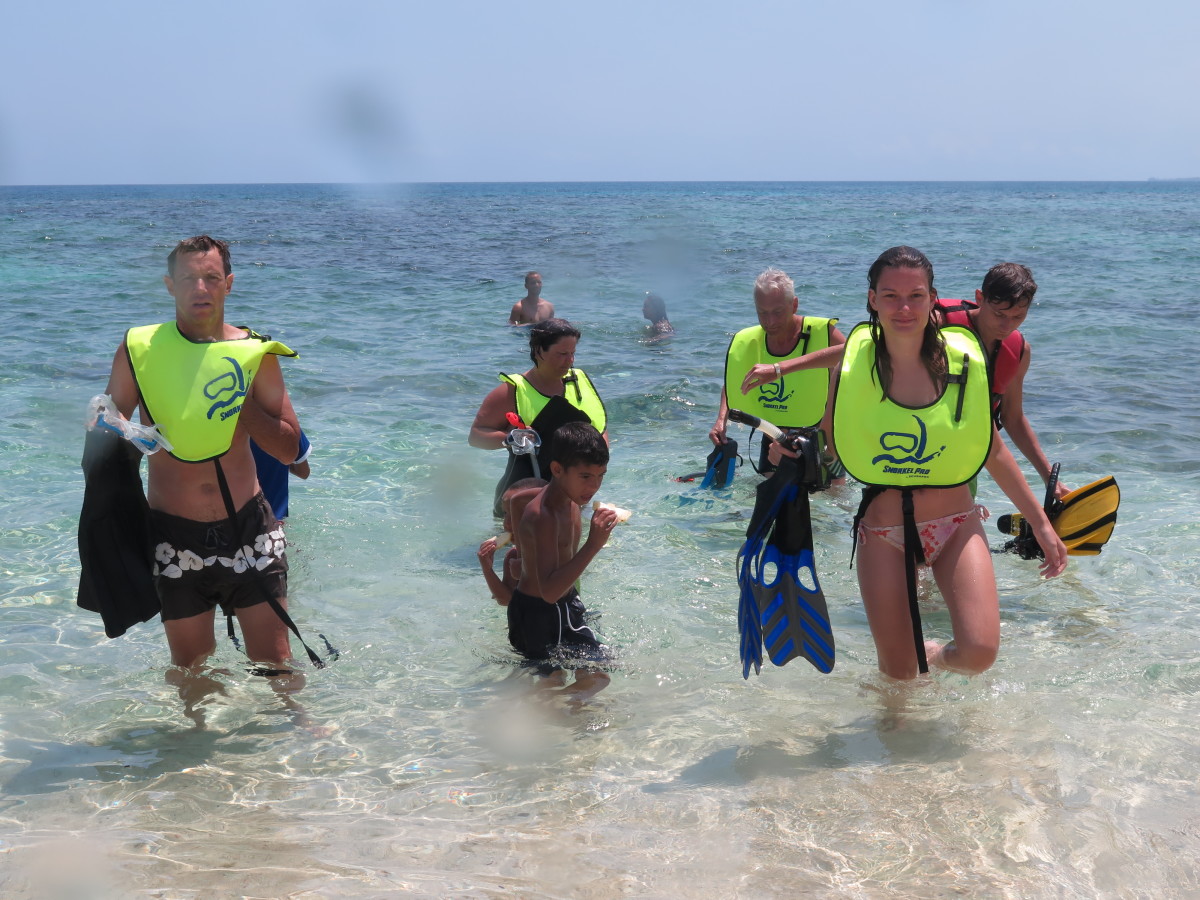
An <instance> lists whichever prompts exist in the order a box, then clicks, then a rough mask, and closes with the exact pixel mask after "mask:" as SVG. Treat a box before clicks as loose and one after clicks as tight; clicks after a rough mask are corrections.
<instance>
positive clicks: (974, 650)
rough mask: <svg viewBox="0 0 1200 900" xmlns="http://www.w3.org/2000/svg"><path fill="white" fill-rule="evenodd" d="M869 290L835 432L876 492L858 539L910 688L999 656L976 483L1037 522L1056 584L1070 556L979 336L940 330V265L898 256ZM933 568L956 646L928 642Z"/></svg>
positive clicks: (842, 383) (881, 634)
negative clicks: (920, 603)
mask: <svg viewBox="0 0 1200 900" xmlns="http://www.w3.org/2000/svg"><path fill="white" fill-rule="evenodd" d="M867 282H868V290H867V312H868V315H869V321H868V322H863V323H861V324H859V325H857V326H856V327H855V328H854V330H853V331H852V332H851V333H850V337H849V338H847V340H846V345H845V353H844V356H843V360H842V364H841V367H840V369H839V370H838V371H837V372H836V373H835V381H834V384H833V387H832V388H831V390H830V401H829V404H828V411H827V413H826V422H825V426H826V427H827V428H828V433H829V434H830V435H831V439H832V443H833V449H834V451H835V452H836V453H837V454H838V456H839V457H840V459H841V461H842V463H843V464H844V465H845V467H846V470H847V471H848V472H849V473H850V474H851V475H852V476H854V477H855V478H856V479H858V480H859V481H860V482H862V483H863V484H864V485H865V486H866V487H864V489H863V499H862V503H861V504H860V506H859V510H858V514H857V515H856V516H855V520H854V541H855V544H856V548H857V552H858V567H857V568H858V583H859V590H860V592H861V594H862V598H863V606H864V607H865V609H866V613H867V624H868V625H869V627H870V629H871V637H872V638H873V639H874V642H875V648H876V651H877V653H878V656H879V669H880V671H881V672H883V673H884V674H885V675H888V676H891V677H892V678H897V679H911V678H914V677H916V675H917V674H918V673H919V672H924V671H926V670H927V668H928V666H940V667H942V668H946V669H952V670H954V671H958V672H963V673H966V674H975V673H978V672H982V671H984V670H985V669H987V668H988V667H990V666H991V665H992V663H993V662H994V661H995V659H996V655H997V652H998V651H999V648H1000V602H999V596H998V592H997V588H996V577H995V572H994V570H993V568H992V558H991V553H990V552H989V550H988V543H987V538H986V537H985V536H984V533H983V526H982V524H981V522H980V517H979V513H978V511H977V509H976V507H975V506H974V502H973V498H972V496H971V492H970V489H969V487H968V482H969V481H970V480H971V479H972V478H973V477H974V476H975V475H976V473H978V471H979V469H980V468H982V467H984V466H986V467H987V470H988V472H989V473H990V474H991V476H992V477H993V478H994V479H995V481H996V484H997V485H999V487H1000V489H1001V490H1003V491H1004V493H1005V494H1007V495H1008V497H1009V498H1010V499H1011V500H1012V501H1013V502H1014V503H1015V504H1016V506H1017V508H1018V509H1019V510H1020V511H1021V513H1022V514H1024V515H1026V516H1027V517H1028V520H1029V523H1030V525H1031V526H1032V527H1033V530H1034V532H1035V534H1036V535H1037V539H1038V541H1039V543H1041V545H1042V546H1043V547H1044V548H1046V558H1045V562H1044V563H1043V564H1042V567H1041V570H1042V574H1043V575H1044V576H1046V577H1052V576H1055V575H1059V574H1061V573H1062V571H1063V570H1064V569H1065V568H1066V565H1067V551H1066V547H1065V546H1064V545H1063V542H1062V541H1061V540H1059V538H1058V536H1057V535H1056V534H1055V533H1054V529H1053V528H1052V527H1051V525H1050V522H1049V521H1048V520H1047V518H1046V515H1045V513H1044V512H1043V511H1042V507H1041V504H1040V503H1039V502H1038V501H1037V500H1036V499H1035V498H1034V496H1033V493H1032V492H1031V491H1030V489H1029V485H1028V484H1027V483H1026V482H1025V478H1024V476H1023V475H1022V474H1021V470H1020V469H1019V468H1018V467H1017V463H1016V460H1014V459H1013V455H1012V453H1011V452H1010V451H1009V449H1008V447H1007V446H1006V445H1005V443H1004V442H1003V441H1002V440H1000V439H999V435H998V433H997V431H996V428H995V424H994V422H993V421H992V416H991V404H990V396H989V382H988V376H987V371H986V368H985V366H984V365H982V364H981V362H982V360H983V359H985V357H984V355H983V353H982V347H981V345H980V343H979V340H978V338H977V337H976V336H975V335H974V334H973V333H972V332H971V331H970V330H969V329H966V328H962V327H947V328H941V327H939V321H940V320H939V318H938V317H937V315H936V313H935V305H936V301H937V293H936V291H935V290H934V287H933V266H932V264H931V263H930V262H929V260H928V259H927V258H926V256H925V255H924V254H923V253H921V252H920V251H919V250H915V249H913V248H912V247H903V246H901V247H893V248H891V249H890V250H887V251H886V252H884V253H883V254H882V255H881V256H880V257H879V258H878V259H877V260H875V262H874V263H873V264H872V266H871V268H870V271H869V273H868V276H867ZM776 452H779V451H776ZM922 562H924V563H926V564H928V565H929V567H930V568H931V569H932V570H933V576H934V579H935V580H936V581H937V585H938V588H939V589H940V590H941V592H942V597H943V598H944V599H945V602H946V607H947V609H948V610H949V613H950V624H951V627H952V629H953V635H954V637H953V640H951V641H950V642H949V643H947V644H945V645H941V644H938V643H937V642H934V641H928V642H926V641H924V640H923V637H922V636H921V630H920V614H919V611H918V609H917V597H916V578H915V568H916V565H917V564H919V563H922ZM906 594H907V598H906Z"/></svg>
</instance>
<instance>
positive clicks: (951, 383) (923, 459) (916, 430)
mask: <svg viewBox="0 0 1200 900" xmlns="http://www.w3.org/2000/svg"><path fill="white" fill-rule="evenodd" d="M942 335H943V336H944V337H945V339H946V354H947V356H948V374H947V384H946V387H945V389H944V390H943V391H942V394H941V396H940V397H938V399H937V400H936V401H934V402H933V403H932V404H930V405H929V406H923V407H909V406H902V405H900V404H899V403H896V402H895V401H894V400H892V399H890V398H888V397H885V396H884V395H883V390H882V388H881V387H880V384H879V376H878V373H877V371H876V367H875V342H874V341H873V340H872V339H871V328H870V325H869V324H868V323H866V322H862V323H860V324H858V325H856V326H854V330H853V331H852V332H850V337H848V338H847V339H846V355H845V356H844V357H843V359H842V369H841V375H840V376H839V378H838V385H837V392H836V394H835V396H834V401H833V443H834V446H835V448H836V450H837V453H838V456H839V457H840V458H841V461H842V463H843V464H844V465H845V466H846V470H847V471H848V472H849V473H850V474H851V475H853V476H854V477H855V478H856V479H858V480H859V481H861V482H863V483H864V484H873V485H881V486H883V487H914V488H916V487H953V486H954V485H959V484H966V483H967V482H968V481H970V480H971V479H972V478H974V477H975V476H976V475H977V474H978V473H979V470H980V469H981V468H983V464H984V463H985V462H986V461H987V457H988V453H989V452H991V448H992V417H991V402H990V395H989V393H988V377H987V357H986V356H985V355H984V352H983V347H982V346H981V345H980V343H979V339H978V338H977V337H976V336H975V334H974V333H973V332H972V331H971V330H970V329H967V328H961V327H959V326H948V327H946V328H943V329H942Z"/></svg>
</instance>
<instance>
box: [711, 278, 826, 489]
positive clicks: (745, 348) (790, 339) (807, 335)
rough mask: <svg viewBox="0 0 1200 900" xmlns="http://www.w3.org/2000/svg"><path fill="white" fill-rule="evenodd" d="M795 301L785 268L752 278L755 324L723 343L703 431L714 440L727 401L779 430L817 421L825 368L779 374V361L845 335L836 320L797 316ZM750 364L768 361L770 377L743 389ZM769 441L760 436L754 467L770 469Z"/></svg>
mask: <svg viewBox="0 0 1200 900" xmlns="http://www.w3.org/2000/svg"><path fill="white" fill-rule="evenodd" d="M799 306H800V301H799V300H798V299H797V298H796V290H795V287H794V285H793V283H792V279H791V278H789V277H788V276H787V274H786V273H785V272H782V271H780V270H779V269H775V268H770V269H767V270H766V271H765V272H763V273H762V274H761V275H759V276H758V278H757V279H755V282H754V309H755V312H757V314H758V324H757V325H752V326H751V327H749V328H743V329H742V330H741V331H739V332H738V333H737V334H735V335H734V336H733V340H731V341H730V342H729V350H728V351H727V352H726V354H725V381H724V383H723V385H722V387H721V405H720V410H719V412H718V413H717V421H716V423H715V424H714V425H713V427H712V430H711V431H709V433H708V436H709V439H710V440H712V442H713V443H714V444H715V445H717V446H720V445H721V444H722V443H724V441H725V439H726V438H725V429H726V427H727V416H728V413H729V408H730V406H731V405H732V406H733V407H734V408H735V409H741V410H743V411H744V412H748V413H750V414H752V415H755V416H758V417H759V418H761V419H765V420H766V421H768V422H770V423H772V424H773V425H777V426H779V427H780V428H782V429H784V430H787V429H789V428H809V427H814V426H817V425H819V424H820V422H821V418H822V417H823V416H824V415H825V401H826V398H827V397H828V395H829V371H828V370H827V369H816V370H812V371H805V372H796V373H792V374H786V375H785V374H784V373H782V372H781V371H780V368H779V365H780V363H782V362H784V361H786V360H789V359H794V358H796V357H799V356H804V355H805V354H807V353H813V352H816V351H817V350H823V349H825V348H826V347H830V346H834V345H836V344H844V343H845V342H846V338H845V336H844V335H843V334H842V333H841V332H840V331H838V329H837V328H836V327H835V325H836V323H837V319H828V318H821V317H818V316H802V315H800V313H799ZM756 365H767V366H773V367H774V370H775V375H776V378H775V380H774V381H770V382H767V383H765V384H761V385H758V386H757V387H754V388H752V389H751V390H750V392H749V393H747V394H743V393H742V382H743V380H744V379H745V377H746V373H747V372H749V371H750V369H751V368H753V367H754V366H756ZM730 398H732V403H731V402H730ZM770 443H771V440H770V438H768V437H767V436H766V435H764V436H763V445H762V452H761V454H760V457H759V466H758V471H759V472H768V471H770V470H771V469H773V468H774V466H772V465H771V463H770V462H769V461H768V459H767V450H768V447H769V446H770Z"/></svg>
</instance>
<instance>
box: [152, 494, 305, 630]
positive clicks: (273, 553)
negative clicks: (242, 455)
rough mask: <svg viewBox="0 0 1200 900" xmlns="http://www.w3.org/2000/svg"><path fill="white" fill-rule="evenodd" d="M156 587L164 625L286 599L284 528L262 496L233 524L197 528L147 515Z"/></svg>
mask: <svg viewBox="0 0 1200 900" xmlns="http://www.w3.org/2000/svg"><path fill="white" fill-rule="evenodd" d="M150 545H151V548H152V549H153V551H154V587H155V589H156V590H157V591H158V596H159V600H160V601H161V602H162V618H163V621H164V622H165V621H169V620H171V619H187V618H190V617H191V616H196V615H200V614H201V613H205V612H208V611H209V610H211V609H214V608H215V607H216V606H218V605H220V607H221V609H222V610H223V611H224V612H225V614H226V615H230V614H232V612H233V610H235V609H246V608H247V607H251V606H256V605H258V604H259V603H265V602H266V601H267V599H268V598H274V599H276V600H282V599H283V598H285V597H286V596H287V571H288V563H287V556H286V555H285V553H284V547H285V546H286V541H285V540H284V536H283V527H282V526H281V525H280V524H279V522H278V521H277V520H276V518H275V514H274V513H272V512H271V506H270V504H269V503H267V501H266V498H265V497H263V495H262V493H261V492H260V493H258V494H256V495H255V496H254V497H252V498H251V499H249V500H248V501H246V504H245V505H244V506H243V507H242V508H241V509H239V510H238V511H237V515H235V516H234V517H233V518H232V519H219V520H217V521H216V522H197V521H195V520H193V519H185V518H183V517H181V516H172V515H169V514H168V513H164V512H159V511H158V510H153V509H152V510H150Z"/></svg>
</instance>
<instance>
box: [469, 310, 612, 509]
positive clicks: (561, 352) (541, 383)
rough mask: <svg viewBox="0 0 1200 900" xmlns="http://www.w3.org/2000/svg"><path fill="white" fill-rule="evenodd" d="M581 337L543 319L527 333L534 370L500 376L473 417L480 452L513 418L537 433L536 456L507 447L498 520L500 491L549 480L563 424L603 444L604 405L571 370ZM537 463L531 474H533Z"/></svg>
mask: <svg viewBox="0 0 1200 900" xmlns="http://www.w3.org/2000/svg"><path fill="white" fill-rule="evenodd" d="M580 337H581V333H580V331H579V329H578V328H576V327H575V326H574V325H572V324H571V323H570V322H568V321H567V320H566V319H546V320H545V321H543V322H537V323H536V324H534V325H533V326H532V327H531V328H530V329H529V358H530V359H531V360H533V368H531V369H529V370H527V371H526V372H525V373H524V374H523V375H516V374H507V373H505V372H501V373H500V382H501V383H500V384H499V385H498V386H497V387H495V388H493V389H492V390H491V391H490V392H489V393H488V395H487V396H486V397H484V398H483V403H482V404H480V406H479V412H477V413H476V414H475V421H474V422H473V423H472V424H471V433H470V436H469V437H468V439H467V440H468V443H470V445H471V446H472V447H479V448H481V449H483V450H501V449H504V448H505V447H506V446H507V444H506V442H505V438H506V437H507V436H508V433H509V432H510V431H512V430H513V428H514V426H513V424H512V422H510V421H509V419H508V415H509V414H510V413H512V414H515V415H516V416H518V417H519V418H520V421H521V423H522V424H523V425H525V426H527V427H528V428H531V429H533V430H534V431H535V432H537V434H538V437H539V438H540V439H541V447H540V448H539V449H538V451H537V453H536V454H518V453H514V452H512V448H511V447H510V448H509V457H508V467H507V468H506V469H505V472H504V475H503V477H502V478H501V479H500V483H499V484H498V485H497V486H496V502H495V510H494V511H495V512H496V515H497V516H501V515H503V508H502V506H501V503H500V500H501V497H502V496H503V494H504V491H505V489H506V488H507V487H508V486H509V485H510V484H513V483H515V482H517V481H520V480H521V479H523V478H528V477H530V476H533V475H538V476H539V477H542V478H549V477H550V476H549V474H548V473H549V472H550V448H551V444H552V443H553V438H554V432H555V431H557V430H558V429H559V428H560V427H561V426H563V425H565V424H567V423H568V422H587V423H589V424H591V425H592V426H594V427H595V429H596V430H597V431H599V432H600V433H601V434H602V435H603V436H604V440H605V442H606V443H607V442H608V430H607V429H608V415H607V413H606V412H605V410H604V402H603V401H602V400H601V399H600V395H599V394H598V393H597V392H596V388H595V387H594V386H593V385H592V381H591V379H590V378H588V376H587V374H586V373H584V371H583V370H582V369H576V368H575V348H576V347H577V346H578V344H579V338H580ZM535 462H536V469H535Z"/></svg>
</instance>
